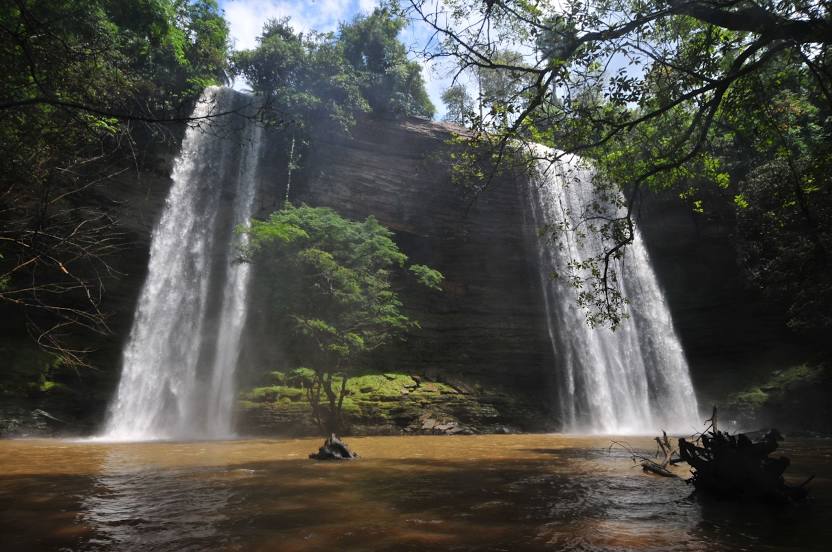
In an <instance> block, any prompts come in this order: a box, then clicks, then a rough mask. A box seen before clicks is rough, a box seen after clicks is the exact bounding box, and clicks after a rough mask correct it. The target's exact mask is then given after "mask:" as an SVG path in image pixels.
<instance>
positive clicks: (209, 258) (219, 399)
mask: <svg viewBox="0 0 832 552" xmlns="http://www.w3.org/2000/svg"><path fill="white" fill-rule="evenodd" d="M244 102H250V99H248V98H246V97H245V96H242V95H241V94H238V93H236V92H234V91H232V90H230V89H226V88H219V87H211V88H208V89H206V91H205V92H204V93H203V95H202V97H201V98H200V100H199V102H198V103H197V105H196V108H195V109H194V113H193V117H194V118H195V119H198V120H200V119H201V120H202V124H200V125H198V126H193V127H191V128H189V129H188V130H187V132H186V134H185V138H184V140H183V142H182V150H181V152H180V154H179V157H178V158H177V159H176V162H175V164H174V168H173V172H172V181H173V185H172V187H171V190H170V193H169V195H168V198H167V201H166V204H165V209H164V212H163V213H162V217H161V219H160V220H159V222H158V224H157V226H156V228H155V230H154V232H153V239H152V243H151V248H150V261H149V264H148V274H147V279H146V281H145V284H144V287H143V289H142V292H141V296H140V298H139V302H138V306H137V308H136V313H135V318H134V321H133V328H132V330H131V332H130V337H129V340H128V343H127V345H126V346H125V348H124V352H123V366H122V375H121V381H120V383H119V387H118V392H117V394H116V398H115V401H114V403H113V405H112V407H111V414H110V418H109V420H108V423H107V425H106V428H105V430H104V434H103V436H102V437H103V438H104V439H111V440H149V439H170V438H222V437H228V436H230V435H231V434H232V428H231V418H232V406H233V397H234V372H235V369H236V364H237V361H238V357H239V353H240V340H241V335H242V330H243V325H244V323H245V319H246V311H247V290H248V282H249V267H248V266H247V265H246V264H242V263H236V262H234V261H235V257H236V255H237V249H238V247H239V245H240V244H241V240H243V241H244V240H245V239H246V237H245V236H244V235H243V236H240V235H238V234H237V233H236V232H235V228H236V227H238V226H239V225H241V224H244V223H245V222H246V221H248V220H249V219H250V218H251V216H252V210H253V205H254V196H255V190H256V180H257V165H258V159H259V155H260V146H261V141H262V128H261V127H260V126H259V125H256V124H255V123H254V122H253V121H250V120H248V119H247V118H241V117H237V116H235V115H227V116H220V117H213V118H212V117H208V116H209V115H211V114H216V113H222V112H228V111H233V110H242V109H244V107H245V106H244V105H243V103H244ZM229 197H233V200H231V201H230V202H229V201H227V198H229ZM229 203H230V204H229Z"/></svg>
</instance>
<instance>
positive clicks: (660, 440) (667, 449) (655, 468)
mask: <svg viewBox="0 0 832 552" xmlns="http://www.w3.org/2000/svg"><path fill="white" fill-rule="evenodd" d="M655 441H656V444H657V445H658V449H657V450H656V454H655V456H654V458H655V460H654V459H653V458H649V457H647V456H645V455H643V454H641V453H638V452H636V451H635V450H634V449H633V448H632V447H630V445H629V444H627V443H624V442H621V441H613V442H612V444H611V445H610V448H612V447H613V446H619V447H621V448H623V449H624V450H626V451H627V452H629V453H630V455H631V456H632V459H633V462H636V463H640V464H641V469H642V471H645V472H649V473H654V474H656V475H661V476H662V477H679V476H678V475H676V474H675V473H673V472H672V471H670V469H669V468H668V466H670V465H673V464H676V463H677V462H679V458H678V457H674V456H673V455H674V453H676V451H675V450H674V449H673V446H672V445H671V444H670V439H669V438H668V437H667V433H666V432H664V431H662V436H661V437H656V438H655Z"/></svg>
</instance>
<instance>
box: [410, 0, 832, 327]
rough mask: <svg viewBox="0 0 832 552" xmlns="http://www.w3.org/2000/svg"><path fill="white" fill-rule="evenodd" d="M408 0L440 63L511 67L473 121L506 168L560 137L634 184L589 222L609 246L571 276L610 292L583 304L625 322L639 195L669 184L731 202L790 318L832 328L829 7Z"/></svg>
mask: <svg viewBox="0 0 832 552" xmlns="http://www.w3.org/2000/svg"><path fill="white" fill-rule="evenodd" d="M410 4H411V5H410V9H411V11H412V12H413V13H415V14H416V15H417V16H420V17H421V18H422V19H423V20H424V21H425V22H426V23H427V24H428V25H430V26H431V27H433V28H434V30H435V31H436V33H437V37H438V39H437V40H436V41H434V42H432V43H431V44H429V45H428V47H427V49H426V55H427V56H428V57H429V58H432V59H447V58H450V59H454V60H455V61H456V63H457V64H458V70H459V71H460V73H461V74H462V75H464V74H466V73H467V74H468V75H469V80H471V81H476V80H479V82H480V83H481V82H482V75H483V74H485V73H493V74H496V75H503V76H507V77H511V78H510V79H509V82H511V83H513V86H512V87H508V88H506V89H505V90H504V92H501V93H499V94H498V95H497V97H496V98H495V97H494V96H493V94H492V95H491V96H489V92H488V90H487V89H485V90H484V89H483V87H482V85H481V84H480V94H479V97H478V98H477V102H476V103H478V104H479V106H480V109H479V112H477V110H476V109H471V110H470V112H469V114H468V116H467V117H466V119H467V120H468V122H469V123H470V126H471V127H472V129H473V131H474V132H473V136H472V138H471V139H470V145H472V146H474V147H480V148H481V147H485V148H487V149H488V150H489V151H490V152H491V157H490V159H489V161H490V162H491V163H492V165H494V164H496V165H499V164H500V163H501V162H503V161H504V160H505V157H506V156H505V154H506V151H507V150H511V149H514V148H515V147H517V146H520V147H521V148H522V146H523V145H524V144H529V143H530V142H542V143H545V144H548V145H551V146H554V147H556V148H558V150H553V151H552V152H551V153H550V154H549V155H548V157H549V158H550V160H551V161H557V159H559V158H561V157H562V156H563V155H568V154H571V153H579V154H581V155H583V156H585V157H588V158H591V159H592V160H593V161H594V164H595V167H596V170H597V174H596V184H597V185H598V186H599V187H601V188H603V189H604V190H605V191H607V192H609V191H613V192H614V193H612V194H608V195H610V196H614V195H615V194H616V193H617V190H619V189H620V190H622V191H623V192H624V196H623V197H622V209H623V213H624V214H623V215H622V216H621V217H620V218H614V219H611V220H603V221H595V222H594V223H591V222H590V221H587V222H588V223H589V224H588V227H593V228H594V229H595V230H596V232H597V234H600V235H601V236H602V237H603V239H604V240H605V242H606V246H605V250H604V252H603V253H602V254H600V255H599V256H598V257H596V258H591V259H577V260H576V262H575V263H574V266H576V267H578V268H579V269H580V273H576V274H575V275H573V276H575V277H574V278H572V279H571V281H573V282H574V283H575V285H576V286H577V287H578V288H579V289H583V290H599V291H600V295H598V297H597V301H591V300H590V301H587V303H586V305H587V306H588V307H589V309H590V311H591V312H590V313H589V314H590V319H591V320H596V321H597V320H601V321H604V320H606V321H607V322H608V323H609V324H611V325H612V326H615V325H616V323H617V322H618V320H619V319H620V317H621V316H622V308H623V307H624V302H623V301H622V297H621V295H620V294H619V293H618V290H617V284H616V282H619V281H620V279H619V278H616V275H615V270H616V268H617V263H616V262H615V261H616V260H617V259H620V258H621V257H622V256H623V255H624V254H625V252H626V250H627V245H628V244H629V243H630V242H631V241H632V239H633V238H634V235H635V234H634V227H633V223H632V222H633V221H632V218H633V215H634V214H635V213H636V212H637V209H636V207H637V204H638V201H639V200H640V197H641V195H642V193H643V192H644V191H645V190H647V189H651V190H671V189H672V190H675V191H676V192H677V193H678V194H679V195H680V196H681V197H682V198H683V199H684V200H685V201H688V202H689V203H690V205H691V207H692V208H693V209H694V211H696V212H697V213H702V212H704V211H706V210H707V209H709V208H713V202H710V203H709V200H711V199H712V198H715V197H718V196H724V195H728V196H729V197H731V198H733V201H734V204H735V210H736V220H737V228H738V234H739V235H740V236H741V238H742V239H741V244H740V246H741V251H740V253H741V256H742V257H743V259H744V261H745V266H746V268H747V270H748V272H749V277H750V281H752V282H753V283H755V284H757V285H758V286H759V287H760V288H762V289H763V290H765V292H766V293H769V294H771V295H772V296H775V297H777V298H778V299H779V300H782V301H783V302H784V304H785V306H786V308H787V309H788V311H789V320H790V324H791V325H792V326H793V327H796V328H802V329H812V330H814V331H819V332H823V331H825V330H827V329H828V328H829V327H830V324H832V318H831V317H830V316H829V315H828V313H826V309H824V308H823V305H828V304H829V302H830V299H832V276H830V271H829V270H828V256H829V250H830V246H832V218H830V207H832V203H831V201H832V199H830V193H832V192H831V191H830V181H829V175H830V168H832V167H830V166H829V164H830V155H829V153H830V152H829V147H830V139H831V138H832V137H830V133H832V119H830V115H831V114H832V113H831V112H830V110H832V69H831V68H830V53H829V46H830V43H831V42H832V23H831V22H830V21H832V12H830V11H829V4H828V3H826V2H816V1H811V0H809V1H805V0H791V1H787V2H750V1H744V0H741V1H722V0H662V1H659V2H643V1H641V0H626V1H624V2H609V1H606V0H579V1H573V2H567V3H555V2H547V1H542V0H532V1H526V0H522V1H521V0H495V1H489V2H479V1H474V0H450V1H447V2H437V1H433V0H419V1H417V0H412V1H411V3H410ZM509 50H512V51H517V52H521V53H522V56H519V57H518V56H513V57H507V56H506V55H505V52H506V51H509ZM492 80H495V81H498V82H499V79H497V78H493V79H492ZM496 89H497V88H495V87H492V88H491V90H492V91H493V90H496ZM483 107H484V108H485V109H483ZM534 151H537V152H539V150H534ZM474 166H475V169H476V171H481V169H480V168H479V166H477V165H475V164H474ZM485 176H486V178H487V174H486V175H485ZM624 198H626V200H625V199H624ZM590 214H591V213H590ZM586 275H589V276H586ZM596 278H598V279H600V280H601V282H600V283H597V282H591V281H588V280H592V279H596ZM611 288H612V289H611Z"/></svg>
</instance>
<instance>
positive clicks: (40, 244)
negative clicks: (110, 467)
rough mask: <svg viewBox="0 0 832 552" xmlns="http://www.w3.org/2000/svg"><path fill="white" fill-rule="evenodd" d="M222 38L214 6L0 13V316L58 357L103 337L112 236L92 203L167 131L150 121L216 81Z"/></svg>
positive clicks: (34, 5)
mask: <svg viewBox="0 0 832 552" xmlns="http://www.w3.org/2000/svg"><path fill="white" fill-rule="evenodd" d="M227 41H228V28H227V25H226V22H225V20H224V19H223V18H222V16H221V15H220V12H219V8H218V6H217V4H216V2H215V1H214V0H129V1H118V0H67V1H62V0H14V1H9V2H3V3H2V5H0V75H1V76H0V182H2V186H0V187H1V188H2V202H3V203H2V208H0V283H2V285H0V309H2V311H0V316H2V317H4V318H8V319H14V320H19V324H18V328H19V329H22V326H24V325H25V326H26V329H27V330H28V333H29V334H31V335H32V336H34V338H35V339H36V342H37V343H38V345H39V346H41V347H42V348H45V349H47V350H50V351H52V352H54V353H56V354H58V355H60V356H62V357H63V360H64V362H67V363H71V364H75V365H81V364H84V363H85V362H86V360H87V359H86V353H87V352H88V350H89V349H90V347H89V345H88V344H87V343H86V342H85V341H86V340H88V339H90V335H89V332H93V333H97V334H104V335H106V334H108V333H109V331H110V328H109V324H108V317H107V314H108V313H107V312H106V311H107V309H106V308H105V306H104V293H105V290H106V289H107V287H108V286H107V283H108V279H110V278H112V277H114V276H116V274H117V272H116V271H115V270H114V269H113V268H112V267H111V266H110V264H109V259H110V257H111V256H112V255H113V254H116V253H118V252H119V251H120V250H121V248H122V247H123V246H124V236H123V235H122V234H121V232H120V231H119V228H118V222H119V221H117V220H113V218H112V216H111V215H110V213H109V212H107V210H105V209H101V208H100V207H99V203H98V202H96V201H95V198H96V194H98V193H100V192H101V190H102V189H104V188H105V187H106V185H107V184H108V183H109V182H110V181H111V180H112V179H113V177H115V176H117V175H119V174H122V173H124V172H126V171H128V170H131V169H133V170H135V169H136V168H140V164H141V157H142V156H141V155H140V154H138V153H137V152H136V149H135V146H136V143H135V138H136V137H137V136H142V137H144V139H145V141H149V140H148V139H153V140H162V139H166V137H169V136H172V135H171V133H170V131H169V130H167V129H163V128H162V127H161V126H160V125H159V124H158V123H160V122H164V121H171V120H173V121H183V120H185V119H187V116H188V113H189V111H190V105H189V104H190V102H192V101H193V99H194V98H195V97H196V96H197V95H198V94H199V93H200V92H201V91H202V89H203V88H204V87H205V86H206V85H208V84H214V83H220V82H222V81H223V80H224V79H225V69H226V63H227V61H226V60H227ZM14 333H15V335H17V334H18V333H23V332H22V331H21V332H17V331H15V332H14Z"/></svg>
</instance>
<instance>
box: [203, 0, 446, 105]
mask: <svg viewBox="0 0 832 552" xmlns="http://www.w3.org/2000/svg"><path fill="white" fill-rule="evenodd" d="M219 4H220V7H221V8H222V9H223V11H224V12H225V18H226V19H227V20H228V23H229V26H230V28H231V40H232V44H233V46H234V48H235V49H238V50H242V49H246V48H252V47H254V46H255V45H256V44H257V41H256V39H257V37H258V36H259V35H260V31H261V29H262V28H263V23H265V22H266V21H267V20H268V19H271V18H280V17H287V16H288V17H291V18H292V26H293V27H294V28H295V30H298V31H307V30H312V29H314V30H316V31H323V32H325V31H335V30H337V28H338V23H339V22H341V21H348V20H350V19H352V18H353V17H355V16H356V15H357V14H359V13H369V12H371V11H372V9H373V8H374V7H375V6H376V5H377V4H378V0H219ZM428 37H429V33H428V31H427V29H426V28H425V27H424V26H422V25H419V24H418V23H411V24H409V25H408V27H407V28H406V29H405V30H404V32H402V35H401V37H400V38H401V40H402V42H404V44H405V46H407V47H408V49H410V50H419V49H421V48H422V47H424V45H425V42H426V41H427V40H428ZM411 57H413V58H415V57H416V56H415V55H411ZM422 74H423V75H424V77H425V81H426V84H427V89H428V93H429V94H430V97H431V100H432V101H433V104H434V105H435V106H436V110H437V118H441V117H442V115H443V114H444V112H445V107H444V105H443V104H442V100H441V99H440V94H442V91H443V90H444V89H445V88H447V87H448V79H447V77H446V76H443V74H442V72H441V71H437V70H435V69H434V68H433V67H429V66H427V65H425V64H423V71H422ZM236 86H238V87H239V86H240V83H236Z"/></svg>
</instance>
